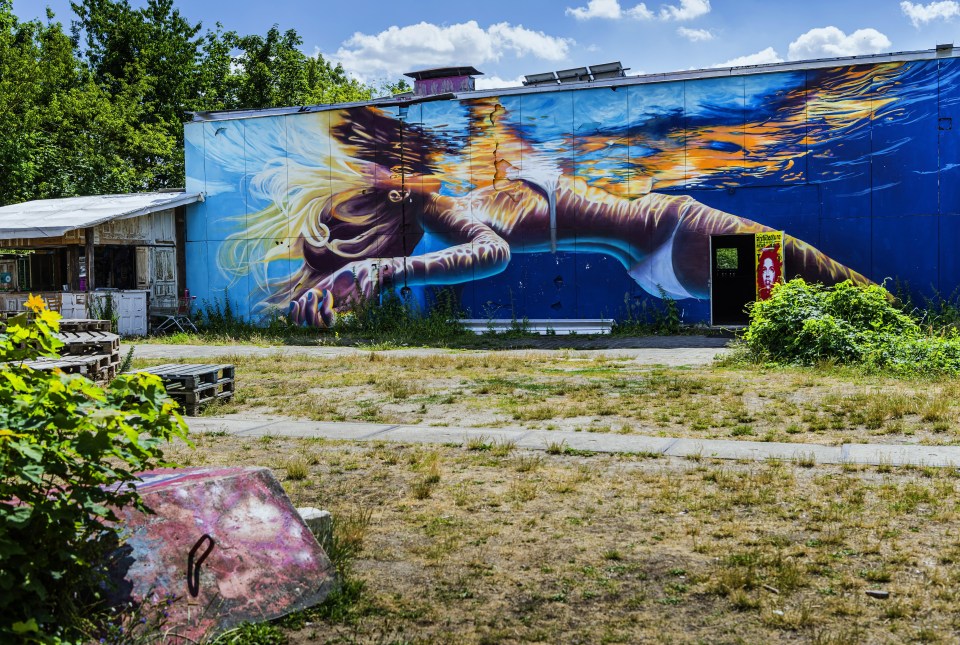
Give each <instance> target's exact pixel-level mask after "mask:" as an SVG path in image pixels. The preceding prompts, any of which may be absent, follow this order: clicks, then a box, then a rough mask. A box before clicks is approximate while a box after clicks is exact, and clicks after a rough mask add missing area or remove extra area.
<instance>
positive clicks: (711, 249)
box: [707, 233, 756, 329]
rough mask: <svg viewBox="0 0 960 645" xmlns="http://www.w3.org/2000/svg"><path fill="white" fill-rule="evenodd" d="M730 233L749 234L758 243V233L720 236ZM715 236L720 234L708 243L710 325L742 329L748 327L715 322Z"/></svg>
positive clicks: (744, 234) (711, 238)
mask: <svg viewBox="0 0 960 645" xmlns="http://www.w3.org/2000/svg"><path fill="white" fill-rule="evenodd" d="M730 235H743V236H747V235H749V236H750V237H752V238H754V244H756V235H755V234H754V233H722V234H720V235H719V237H728V236H730ZM714 237H718V236H716V235H711V236H710V244H709V245H708V248H709V251H708V255H707V264H708V266H709V269H708V272H707V275H709V276H710V277H709V278H707V287H708V290H709V293H710V326H711V327H718V326H719V327H722V328H724V329H742V328H744V327H746V325H717V324H715V323H714V322H713V306H714V302H715V301H714V299H713V238H714Z"/></svg>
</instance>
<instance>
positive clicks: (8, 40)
mask: <svg viewBox="0 0 960 645" xmlns="http://www.w3.org/2000/svg"><path fill="white" fill-rule="evenodd" d="M144 92H145V83H144V82H143V81H141V82H140V83H139V84H137V85H131V84H128V83H126V82H120V83H118V84H117V85H116V87H115V88H114V92H113V93H112V94H111V93H110V92H108V91H107V90H105V89H104V88H102V87H101V86H100V85H99V84H97V83H96V82H95V80H94V79H93V77H92V76H91V75H90V73H89V71H88V70H87V69H86V68H85V67H84V66H83V65H82V64H81V63H80V62H79V61H78V60H77V58H76V57H75V55H74V50H73V44H72V43H71V40H70V38H69V37H68V36H67V35H66V34H65V33H64V31H63V28H62V26H61V24H60V23H58V22H54V21H53V16H52V15H48V20H47V22H46V23H45V24H44V23H41V22H40V21H30V22H20V21H18V20H17V18H16V16H15V15H14V14H13V11H12V5H11V3H10V0H0V131H2V132H4V136H3V137H0V169H2V172H0V203H3V204H8V203H13V202H18V201H25V200H29V199H42V198H49V197H61V196H66V195H77V194H97V193H104V192H127V191H132V190H143V189H145V188H147V187H150V186H152V185H154V184H155V175H156V173H157V168H158V166H157V164H156V163H155V162H156V160H157V159H160V158H163V157H164V156H167V155H169V154H170V152H171V150H172V148H173V145H174V143H175V141H174V140H172V139H170V138H169V137H167V136H166V134H165V133H164V131H163V130H162V129H158V128H157V127H155V125H154V124H151V123H150V122H149V120H148V119H147V118H146V117H147V109H148V107H147V106H146V105H145V104H144V103H143V101H142V96H143V94H144Z"/></svg>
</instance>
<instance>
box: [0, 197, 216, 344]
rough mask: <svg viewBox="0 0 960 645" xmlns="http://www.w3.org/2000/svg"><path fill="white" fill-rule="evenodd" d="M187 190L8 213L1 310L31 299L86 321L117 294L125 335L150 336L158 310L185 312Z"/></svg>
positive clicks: (77, 200) (0, 217)
mask: <svg viewBox="0 0 960 645" xmlns="http://www.w3.org/2000/svg"><path fill="white" fill-rule="evenodd" d="M201 199H202V198H201V195H200V194H198V193H192V194H188V193H185V192H182V191H177V192H157V193H133V194H128V195H91V196H86V197H68V198H63V199H45V200H35V201H30V202H24V203H21V204H12V205H9V206H4V207H0V311H17V310H19V309H22V307H23V302H24V301H25V300H26V298H27V296H28V295H29V294H30V293H35V294H41V295H43V296H44V297H45V298H46V299H47V301H48V302H49V303H50V305H51V306H52V307H54V308H58V309H60V310H61V311H62V313H63V314H64V316H65V317H85V316H87V315H88V314H89V313H90V312H89V311H88V309H87V308H88V306H89V305H90V303H91V302H92V301H91V299H90V298H89V297H88V294H90V293H91V292H103V293H111V294H112V295H113V303H114V305H115V307H116V310H117V311H116V313H117V314H118V315H119V319H120V320H119V324H120V331H121V333H146V331H147V326H148V323H149V310H150V308H158V307H159V308H171V307H176V306H177V298H178V296H179V294H182V293H183V290H184V286H185V276H184V266H185V258H184V255H183V249H184V244H183V237H184V230H185V228H184V207H185V206H186V205H187V204H192V203H194V202H197V201H200V200H201Z"/></svg>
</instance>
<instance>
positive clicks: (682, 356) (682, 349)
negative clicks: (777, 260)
mask: <svg viewBox="0 0 960 645" xmlns="http://www.w3.org/2000/svg"><path fill="white" fill-rule="evenodd" d="M534 340H536V339H534ZM584 340H586V339H584ZM728 342H729V339H725V338H710V337H705V336H666V337H657V336H652V337H646V338H617V337H611V338H610V339H609V340H607V341H606V342H605V344H604V348H603V349H599V348H596V342H595V341H593V339H591V342H590V343H578V342H577V341H575V340H572V341H567V343H566V345H564V344H563V341H554V339H548V341H545V343H546V344H540V345H542V346H534V347H525V348H519V349H479V350H476V349H474V350H463V349H441V348H435V347H412V348H409V349H391V350H384V351H381V352H380V353H381V354H383V355H386V356H405V357H409V356H435V355H456V356H463V355H477V356H481V355H485V354H490V353H492V352H495V353H497V354H499V355H503V354H508V355H510V354H514V355H530V354H547V355H549V354H554V353H557V352H563V351H575V352H576V354H577V356H584V357H590V356H600V355H602V356H610V357H616V358H623V359H627V360H632V361H634V362H636V363H639V364H641V365H666V366H669V367H679V366H695V365H708V364H709V363H711V362H712V361H713V359H714V357H716V356H718V355H723V354H726V353H728V352H730V351H731V350H730V349H728V348H727V347H726V345H727V343H728ZM550 343H556V346H554V345H551V344H550ZM580 345H583V347H582V348H579V346H580ZM127 347H129V346H125V347H121V348H120V352H121V354H123V353H125V352H126V351H127ZM369 353H371V350H368V349H360V348H357V347H339V346H323V345H304V346H299V345H297V346H293V345H290V346H287V345H284V346H280V345H278V346H272V347H260V346H257V345H160V344H156V345H155V344H140V345H135V350H134V356H135V357H137V358H154V359H179V358H212V359H218V360H227V359H229V358H231V357H237V356H256V357H261V356H276V355H278V354H279V355H290V356H298V357H303V356H310V357H315V358H338V357H342V356H357V355H366V354H369Z"/></svg>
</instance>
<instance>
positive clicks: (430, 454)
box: [171, 358, 960, 643]
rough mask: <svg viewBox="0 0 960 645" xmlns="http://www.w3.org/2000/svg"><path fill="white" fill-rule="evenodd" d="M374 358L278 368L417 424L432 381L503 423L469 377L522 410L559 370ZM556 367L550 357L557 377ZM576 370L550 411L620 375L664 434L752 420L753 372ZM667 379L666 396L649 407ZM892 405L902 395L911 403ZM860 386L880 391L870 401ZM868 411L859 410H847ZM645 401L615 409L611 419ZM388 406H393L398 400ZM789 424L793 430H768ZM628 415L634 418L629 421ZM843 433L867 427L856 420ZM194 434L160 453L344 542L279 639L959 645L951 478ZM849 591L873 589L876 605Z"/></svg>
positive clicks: (602, 366)
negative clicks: (311, 607)
mask: <svg viewBox="0 0 960 645" xmlns="http://www.w3.org/2000/svg"><path fill="white" fill-rule="evenodd" d="M380 361H381V363H379V364H377V365H374V367H375V368H376V369H374V370H373V371H372V372H371V375H370V378H371V379H373V382H372V383H366V384H365V385H366V387H363V386H364V383H363V382H361V381H359V379H361V378H362V377H361V376H360V374H361V373H362V370H361V369H360V367H361V366H349V365H343V364H336V365H334V364H330V365H326V366H322V367H321V366H312V367H311V369H313V370H315V373H312V374H299V373H296V375H295V376H294V377H293V378H292V379H291V380H292V381H293V382H294V383H298V385H297V386H296V388H303V389H302V390H301V395H302V396H305V397H307V398H308V400H310V401H320V400H325V399H326V400H329V399H330V398H331V397H330V396H329V395H330V392H332V391H333V390H332V386H330V387H323V388H319V391H318V392H317V393H316V394H308V393H309V392H310V390H311V389H313V388H318V385H317V382H319V381H321V380H322V378H323V374H327V373H328V372H327V371H328V370H330V371H334V373H335V374H336V378H337V379H339V380H340V381H341V382H343V381H346V386H347V387H348V388H353V389H352V390H351V391H353V392H361V391H369V392H370V394H369V396H370V397H371V399H373V398H374V397H376V398H375V399H374V400H375V401H376V404H375V405H376V406H377V407H378V408H379V409H380V414H382V415H391V414H397V415H402V414H411V415H416V414H419V413H418V412H416V410H417V409H419V406H420V405H421V402H420V400H417V399H418V398H420V397H428V396H432V395H434V389H443V390H444V391H451V392H453V391H458V392H460V394H449V396H454V397H455V398H462V399H465V400H466V401H472V402H476V401H488V402H490V403H496V404H497V406H498V407H497V414H498V415H502V416H503V417H506V419H507V420H510V417H511V415H512V414H513V410H514V409H516V410H523V409H525V407H524V406H525V405H526V404H527V403H525V404H523V405H518V406H517V407H516V408H507V407H500V406H506V405H507V401H508V400H509V399H508V397H506V396H502V395H495V394H489V393H488V394H482V393H479V392H478V391H477V390H478V389H480V388H483V387H491V388H493V387H494V386H493V385H492V384H491V385H487V386H484V385H480V383H488V384H489V383H490V381H492V380H493V379H494V378H500V376H495V374H501V375H502V374H503V373H506V374H511V381H510V385H503V386H502V387H503V388H504V389H507V388H510V389H511V390H512V391H519V392H540V393H541V394H540V395H538V396H539V398H540V399H546V401H543V400H541V401H538V402H536V403H534V400H533V399H534V397H533V395H525V397H529V399H528V403H529V405H544V404H545V403H547V402H549V401H552V400H554V398H553V397H557V398H558V399H559V398H560V395H559V394H556V393H554V391H553V390H551V389H550V388H553V387H559V385H557V383H558V382H560V381H557V380H556V379H555V377H554V375H552V374H551V373H549V372H548V373H545V374H544V375H543V376H542V377H531V376H530V375H529V374H527V373H526V372H525V371H523V368H522V367H521V365H519V364H513V363H507V364H503V363H500V362H499V361H498V360H497V359H491V361H490V363H489V364H487V365H486V366H483V365H478V364H474V363H472V362H471V363H470V364H469V366H468V367H465V368H463V373H462V374H457V373H456V371H454V375H450V374H446V375H445V378H446V385H442V386H441V385H438V383H440V382H441V375H440V374H439V373H438V372H437V370H436V366H433V368H430V367H421V368H417V367H414V366H413V365H402V364H400V365H398V364H395V363H392V362H390V361H389V360H388V359H386V358H382V359H380ZM451 361H452V362H451V363H450V366H451V367H456V366H457V365H458V363H457V361H458V359H456V358H454V359H451ZM374 363H376V361H374ZM575 365H578V364H577V363H576V362H575V361H573V360H572V359H563V360H558V361H557V362H556V364H555V367H556V369H557V370H571V369H572V368H573V367H574V366H575ZM262 367H263V368H264V371H263V373H262V374H260V375H258V376H257V377H256V378H255V379H254V378H253V377H251V376H247V379H249V380H247V381H246V383H245V387H247V388H248V389H249V390H250V392H249V393H248V394H247V395H246V397H245V400H244V401H243V402H241V403H239V404H238V407H241V408H243V407H245V406H249V407H250V408H251V409H253V408H259V407H260V406H262V405H263V403H262V402H265V401H266V399H265V398H259V397H262V396H264V395H265V393H266V392H268V391H271V392H281V391H284V386H283V385H282V382H283V379H282V378H281V377H280V376H279V369H276V368H274V369H273V370H267V369H266V368H267V367H268V365H263V366H262ZM288 367H290V366H288ZM296 367H297V368H302V369H306V367H307V366H296ZM511 369H516V370H517V371H516V372H511V371H510V370H511ZM577 369H578V370H581V371H579V372H578V373H577V374H575V375H573V376H574V378H572V379H571V380H572V381H573V383H572V384H571V385H569V386H568V387H569V388H570V390H569V391H570V393H571V398H572V401H571V402H570V403H569V405H570V406H575V407H576V409H577V410H578V412H582V413H584V416H585V415H586V414H590V413H589V412H588V411H589V410H593V409H595V408H594V407H593V406H599V405H601V401H602V398H601V397H595V396H593V395H589V396H584V398H583V399H581V400H577V399H576V398H573V394H574V393H577V392H590V391H591V390H590V389H588V388H589V387H590V386H591V384H592V383H595V382H597V381H600V382H601V383H619V382H620V380H628V381H629V380H631V379H632V378H635V379H637V381H638V384H636V385H627V386H624V388H623V389H624V390H625V391H620V392H619V393H618V394H619V398H620V400H622V401H629V400H631V399H633V398H638V399H639V400H640V401H643V402H647V403H649V402H652V401H654V400H656V399H657V398H658V397H662V398H663V401H662V402H661V405H660V406H659V407H658V412H654V413H653V414H658V413H659V412H660V411H662V413H663V414H664V415H671V420H670V421H669V422H665V423H668V425H665V426H660V427H661V428H662V429H664V430H666V431H671V432H676V431H677V430H678V429H679V428H680V427H682V426H681V422H679V421H676V420H675V417H674V416H673V415H675V414H680V415H686V416H685V418H690V419H692V418H706V419H714V420H716V421H721V420H723V419H725V418H726V415H728V414H743V415H744V416H743V418H742V419H739V420H738V419H733V420H731V421H730V424H729V425H718V426H717V427H715V428H714V427H712V426H711V427H708V428H707V429H705V430H703V432H717V433H722V434H729V433H730V430H731V426H732V427H736V425H734V424H744V425H746V424H750V423H752V424H757V423H758V422H757V421H756V419H758V418H759V416H758V415H757V414H756V413H755V412H754V413H751V412H749V410H748V411H746V412H741V411H740V410H742V409H743V408H744V407H745V406H746V404H745V403H743V396H744V394H743V393H741V394H739V395H737V394H735V393H734V392H736V391H738V389H739V388H743V390H742V392H744V393H745V392H746V391H747V388H746V386H745V385H744V383H749V382H755V381H751V380H750V378H752V377H748V376H747V375H745V374H742V373H740V372H737V371H733V372H729V371H726V370H716V371H711V370H705V371H702V372H691V373H676V374H674V373H664V372H662V371H659V370H654V371H651V372H649V373H642V372H641V373H633V372H630V371H626V372H625V370H629V367H628V366H623V365H616V364H607V363H605V362H588V363H586V364H580V365H579V367H578V368H577ZM414 370H420V372H419V373H420V374H421V375H422V374H423V373H424V372H427V373H432V376H431V378H430V379H429V380H427V382H424V380H425V379H422V378H421V379H418V380H414V381H410V380H407V381H406V383H407V387H409V388H411V389H412V390H414V391H410V392H408V393H407V394H406V395H405V396H400V397H394V395H393V393H392V391H391V388H396V387H399V385H396V383H397V381H396V380H393V381H390V382H392V383H394V385H387V383H386V382H385V381H382V380H381V379H387V377H388V375H390V374H393V376H394V377H396V376H401V377H402V375H404V374H407V373H410V372H413V371H414ZM288 373H291V374H294V373H295V371H294V370H289V371H288ZM564 373H568V372H564ZM627 374H630V376H629V377H628V376H627ZM351 375H354V376H351ZM778 378H782V379H783V380H784V384H783V386H782V390H777V391H775V392H773V393H771V397H775V396H781V394H779V392H785V391H786V390H787V383H790V382H793V383H794V386H795V387H799V386H800V383H797V382H796V380H798V379H801V378H807V379H809V380H810V381H811V382H810V383H808V384H805V385H803V387H802V389H801V390H800V391H801V392H804V394H805V396H817V393H820V394H821V395H824V394H826V393H828V392H829V391H830V388H829V385H828V384H829V383H830V382H831V381H830V380H829V379H825V380H822V381H821V380H820V379H819V378H818V377H815V376H813V375H808V376H807V377H802V376H800V375H797V374H791V373H786V374H779V375H778ZM831 378H832V377H831ZM353 379H357V380H353ZM661 380H662V381H661ZM399 382H400V383H403V382H405V381H404V379H403V378H401V379H400V380H399ZM461 382H465V384H462V383H461ZM661 382H663V383H665V384H663V385H661V384H660V383H661ZM518 383H519V384H526V385H527V386H528V387H529V388H533V387H534V385H535V384H536V385H537V386H538V387H542V388H543V389H542V390H531V389H527V388H524V387H520V386H519V385H517V384H518ZM641 384H642V385H641ZM681 384H682V385H681ZM693 384H696V385H695V386H694V385H693ZM853 387H860V388H862V387H866V386H863V385H857V386H854V385H851V388H853ZM877 387H878V388H879V387H880V386H877ZM296 388H291V389H296ZM671 388H686V389H684V390H683V396H679V397H675V398H669V397H668V396H667V393H669V392H671V391H673V390H672V389H671ZM877 391H878V392H880V391H882V390H880V389H878V390H877ZM711 392H714V393H715V394H710V393H711ZM323 393H326V394H323ZM627 393H633V396H628V394H627ZM833 395H834V396H836V397H837V402H835V403H834V404H833V406H834V407H833V408H826V406H825V411H824V412H822V413H821V414H822V415H823V417H824V418H826V419H827V421H826V426H827V427H826V428H825V429H823V430H822V431H821V432H820V433H817V432H814V433H811V432H810V431H809V430H808V429H807V428H806V427H804V428H803V430H802V432H801V433H798V434H797V435H790V436H797V437H799V438H803V437H807V436H808V435H811V434H812V435H813V436H815V437H824V436H829V437H836V436H839V434H838V433H839V432H840V430H839V429H836V428H831V423H832V421H831V420H832V419H844V420H847V419H849V414H847V413H844V414H843V416H842V417H841V416H840V411H841V410H843V409H844V407H843V405H842V404H841V402H842V401H844V400H846V399H844V398H843V397H849V396H854V395H855V393H854V392H851V393H850V394H843V393H841V392H834V394H833ZM900 395H902V396H904V397H905V398H907V399H908V400H910V401H914V402H915V401H916V400H917V399H916V397H918V396H919V395H918V394H911V393H909V392H903V393H901V394H900ZM437 396H440V395H437ZM444 396H446V395H444ZM687 396H691V397H694V398H695V400H699V401H701V402H702V401H709V400H710V398H709V397H711V396H713V397H719V398H720V399H721V400H722V398H723V397H728V398H730V399H731V400H736V401H740V402H741V407H740V408H736V410H737V411H727V410H726V409H725V408H723V405H722V403H721V402H719V401H718V403H717V406H716V407H715V408H712V416H703V415H708V414H710V412H711V411H710V410H700V411H699V412H698V411H697V407H698V406H696V405H689V406H686V404H684V398H685V397H687ZM864 396H874V398H871V399H868V400H869V401H879V396H878V395H869V394H864ZM482 397H487V398H482ZM421 400H422V399H421ZM773 400H774V401H776V400H778V399H775V398H774V399H773ZM460 404H461V405H464V409H465V410H468V409H470V408H469V406H467V405H466V404H465V403H462V402H461V403H460ZM609 404H610V405H611V407H616V404H615V403H609ZM915 404H916V403H911V404H910V405H915ZM371 405H373V404H371ZM437 405H442V406H454V405H457V403H443V402H439V401H438V402H437ZM730 405H731V406H732V405H733V404H732V403H731V404H730ZM794 405H796V408H797V412H796V413H795V414H791V415H789V416H788V415H787V413H783V414H782V415H781V416H782V417H787V418H785V419H781V420H778V421H776V422H775V423H778V424H785V423H797V424H803V423H809V422H804V421H803V420H802V416H803V415H804V414H808V413H809V414H812V413H810V412H808V411H807V410H808V408H807V407H806V403H804V401H803V400H800V401H798V402H796V403H795V404H794ZM871 405H877V403H867V404H866V405H865V406H860V407H861V408H867V409H869V407H870V406H871ZM329 406H330V409H331V410H334V409H335V410H338V411H342V413H343V414H344V415H345V416H348V417H349V416H350V415H351V414H352V412H351V410H354V409H355V408H354V407H352V406H350V405H348V404H347V403H346V402H345V400H344V399H340V398H337V399H335V400H333V401H330V402H329ZM580 406H582V407H580ZM429 407H430V406H429V405H428V408H429ZM643 407H644V406H643V405H637V406H631V407H630V410H631V414H633V413H634V412H635V413H637V414H640V412H641V411H642V410H643ZM700 407H702V403H701V405H700ZM408 408H412V411H410V412H403V410H404V409H408ZM447 409H450V408H447ZM829 409H833V410H835V411H836V412H835V413H834V412H828V411H826V410H829ZM301 410H302V411H303V414H307V413H308V411H309V410H310V406H309V405H308V404H306V403H302V404H300V405H299V406H297V407H295V408H291V409H285V410H281V411H282V412H285V413H287V414H297V413H298V412H299V411H301ZM674 410H676V412H674ZM861 412H864V413H866V412H867V410H861ZM339 413H340V412H337V414H339ZM330 414H333V413H332V412H331V413H330ZM435 414H436V413H435ZM644 414H649V412H644ZM914 414H915V415H916V416H917V419H916V420H914V419H913V418H912V415H914ZM603 416H605V417H609V416H610V415H603ZM748 417H749V418H750V419H754V420H753V421H749V420H747V419H748ZM793 417H796V421H789V420H788V419H790V418H793ZM434 418H439V417H434ZM622 418H623V419H633V418H634V417H632V416H630V417H627V416H623V417H622ZM647 418H648V417H642V418H641V419H637V420H636V421H633V422H634V423H636V424H637V426H638V428H639V427H642V426H640V423H646V419H647ZM558 421H560V419H558ZM882 421H883V423H882V424H881V426H880V428H878V429H882V428H884V427H888V426H889V425H890V424H891V423H900V424H903V427H904V428H908V427H909V428H916V430H915V432H917V433H919V432H920V428H921V427H922V425H923V424H924V423H926V422H925V421H923V420H922V412H921V413H913V412H904V414H903V415H902V416H901V417H900V418H899V419H896V420H891V419H889V418H884V419H883V420H882ZM537 422H538V423H543V422H547V423H548V422H550V421H549V420H537ZM652 423H654V424H656V423H657V422H656V421H655V420H653V421H652ZM708 423H709V422H708ZM838 425H839V424H838ZM655 427H656V426H655ZM778 427H779V426H778ZM858 432H860V433H862V434H866V435H869V434H870V433H872V432H874V430H869V429H866V427H865V426H864V427H863V428H862V429H861V430H859V431H858ZM951 432H952V429H950V430H947V431H944V432H943V433H940V434H931V435H930V436H931V437H936V436H949V435H950V433H951ZM884 436H886V435H884ZM195 440H196V444H197V445H196V448H195V449H188V448H186V447H184V446H179V447H176V448H175V449H174V450H173V454H171V456H172V457H174V458H175V459H178V460H179V461H180V462H181V463H183V464H184V465H200V464H226V465H263V466H268V467H271V468H273V469H274V472H275V473H276V475H277V477H278V478H279V479H280V480H281V481H282V482H283V485H284V487H285V488H286V490H287V492H288V493H289V495H290V497H291V498H292V499H293V501H294V503H295V504H297V505H298V506H308V505H309V506H317V507H322V508H327V509H329V510H331V512H332V513H333V514H334V518H335V522H336V525H335V535H336V538H337V540H338V544H339V548H340V549H341V550H346V551H351V552H355V553H354V558H353V560H352V566H351V567H350V569H349V571H348V572H347V577H346V579H347V580H348V585H347V587H346V588H347V593H345V594H344V595H343V596H342V597H340V598H335V599H333V601H331V602H328V604H327V605H326V606H325V607H322V608H321V609H319V610H315V611H313V612H307V613H306V614H302V615H301V616H300V617H299V618H298V619H297V620H292V621H291V620H287V621H285V622H281V629H282V630H283V632H284V633H285V634H286V635H287V636H288V637H289V639H290V642H292V643H310V642H342V643H354V642H359V643H417V642H459V643H499V642H541V643H603V642H608V643H615V642H623V643H637V642H657V643H761V642H803V643H851V642H862V643H902V642H943V643H951V642H957V640H958V638H960V617H958V616H960V615H958V614H957V611H956V607H957V604H958V601H960V584H958V583H960V568H958V567H957V563H958V561H960V514H958V511H960V492H958V488H960V479H958V474H957V471H956V470H955V469H945V468H944V469H936V468H907V469H903V468H900V469H897V468H891V467H890V466H880V467H864V468H860V467H850V466H845V467H829V466H813V465H810V466H808V467H805V466H804V465H802V464H788V463H777V462H760V463H736V462H722V463H721V462H714V461H709V460H699V459H691V460H680V459H666V458H660V459H655V458H641V457H635V456H634V457H627V456H571V455H551V454H544V453H538V452H525V451H519V450H517V449H514V448H513V447H512V446H511V445H508V444H506V445H497V444H493V445H490V444H484V445H479V444H477V445H474V446H473V448H474V449H472V450H471V449H464V448H454V447H422V446H419V447H409V446H400V445H396V444H369V443H368V444H353V443H334V442H324V441H318V440H291V439H280V438H275V437H263V438H258V439H253V438H249V439H243V438H232V437H225V436H212V435H198V436H196V437H195ZM867 590H881V591H886V592H889V597H888V598H886V599H877V598H874V597H871V596H868V595H867V594H866V591H867ZM271 642H272V641H271Z"/></svg>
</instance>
